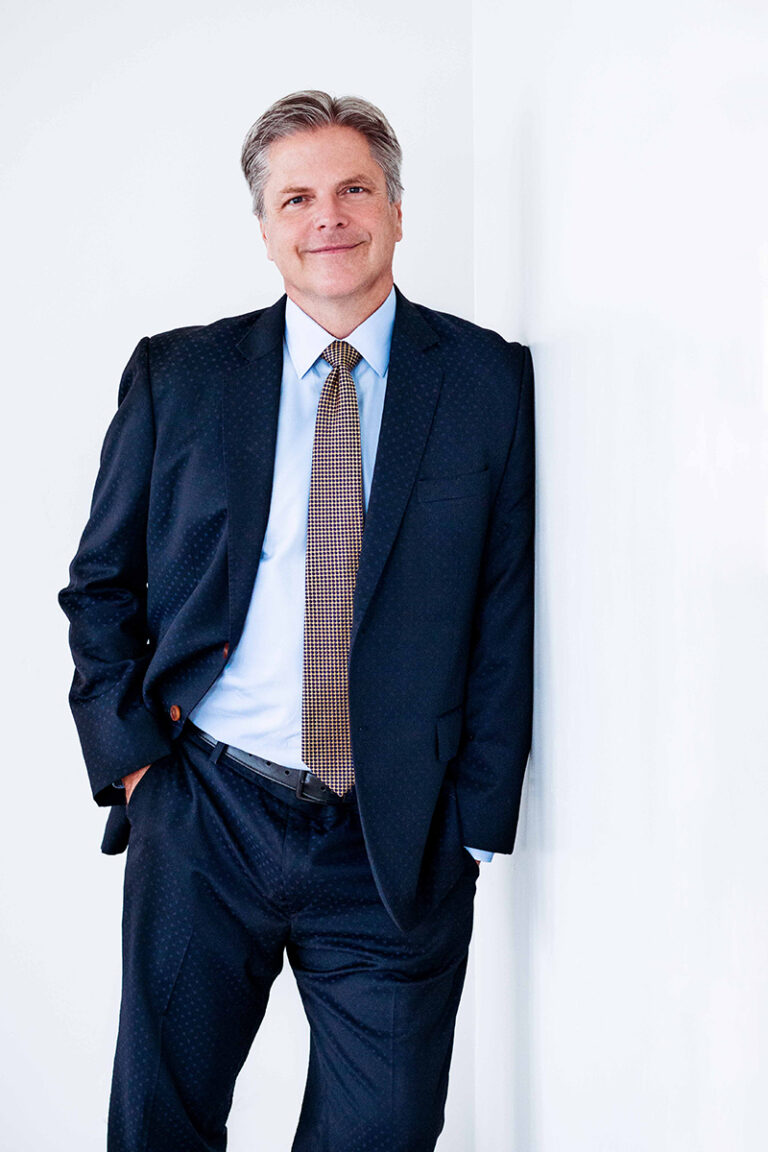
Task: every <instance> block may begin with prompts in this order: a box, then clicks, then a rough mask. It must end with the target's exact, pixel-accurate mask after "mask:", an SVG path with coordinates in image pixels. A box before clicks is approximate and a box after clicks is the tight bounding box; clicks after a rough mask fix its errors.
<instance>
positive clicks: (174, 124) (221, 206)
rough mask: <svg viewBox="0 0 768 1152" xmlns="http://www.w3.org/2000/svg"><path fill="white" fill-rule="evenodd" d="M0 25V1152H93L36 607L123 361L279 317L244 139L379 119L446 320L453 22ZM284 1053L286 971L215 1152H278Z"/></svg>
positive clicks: (79, 808) (466, 47)
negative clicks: (270, 314)
mask: <svg viewBox="0 0 768 1152" xmlns="http://www.w3.org/2000/svg"><path fill="white" fill-rule="evenodd" d="M4 25H5V33H4V37H3V43H2V49H0V51H1V52H2V57H0V64H2V70H1V74H2V75H3V77H4V84H5V88H6V92H5V98H4V99H3V101H2V104H1V105H0V108H1V109H2V113H1V114H2V117H3V136H4V143H3V150H2V156H3V181H2V187H1V188H0V227H2V231H3V261H4V265H5V269H4V270H5V277H6V278H5V284H4V289H3V299H2V315H3V319H4V320H5V321H6V323H5V325H4V335H3V340H2V349H3V356H4V374H3V375H4V381H5V393H4V395H5V421H4V424H3V429H2V436H3V442H2V453H0V458H2V462H3V478H2V484H3V488H4V492H5V494H6V511H5V532H4V539H5V546H6V562H5V565H4V571H3V580H4V597H3V604H4V607H5V611H4V613H3V647H4V652H5V662H4V667H5V677H4V692H3V695H4V701H5V705H6V707H5V709H4V716H5V719H4V726H3V727H4V731H3V752H4V760H5V766H6V770H5V772H4V774H3V784H2V790H1V795H2V801H3V802H2V804H0V886H1V888H2V896H1V897H0V899H1V900H2V930H1V931H2V939H1V940H0V953H1V954H2V961H0V964H1V965H2V968H1V969H0V971H1V974H2V981H1V982H0V986H1V987H2V991H3V994H4V995H3V999H4V1000H5V1005H4V1009H3V1012H2V1021H3V1023H2V1027H3V1031H4V1040H3V1043H2V1054H1V1055H0V1061H1V1062H2V1063H1V1066H0V1085H2V1087H0V1094H1V1095H2V1098H3V1099H2V1103H1V1104H0V1112H1V1113H2V1117H3V1134H2V1137H1V1138H0V1144H2V1146H3V1147H8V1148H13V1149H14V1152H63V1150H66V1152H68V1150H70V1149H77V1152H96V1150H97V1149H102V1148H103V1146H104V1136H105V1126H106V1110H107V1101H108V1094H109V1080H110V1073H111V1062H112V1055H113V1049H114V1040H115V1035H116V1030H117V1011H118V1002H119V992H120V909H121V896H122V893H121V884H122V874H123V868H124V861H125V857H124V856H121V857H105V856H103V855H101V853H100V851H99V844H100V840H101V833H102V829H103V825H104V818H105V813H104V811H103V810H99V809H97V808H96V806H95V805H94V804H93V802H92V800H91V797H90V791H89V789H88V784H87V778H86V773H85V769H84V767H83V763H82V757H81V754H80V748H79V744H78V742H77V737H76V733H75V729H74V725H73V722H72V719H71V716H70V714H69V709H68V706H67V699H66V698H67V691H68V688H69V683H70V681H71V677H72V665H71V661H70V658H69V653H68V647H67V630H66V619H65V617H64V615H63V613H62V612H61V611H60V609H59V607H58V605H57V603H56V592H57V591H58V589H59V588H61V587H63V585H64V584H66V582H67V567H68V564H69V561H70V560H71V558H72V556H73V554H74V552H75V549H76V546H77V541H78V538H79V534H80V532H81V530H82V528H83V526H84V524H85V520H86V518H87V514H88V506H89V501H90V495H91V490H92V486H93V481H94V479H95V475H96V468H97V465H98V455H99V449H100V446H101V441H102V438H103V435H104V432H105V430H106V426H107V424H108V422H109V419H110V418H111V415H112V413H113V411H114V409H115V405H116V401H117V387H118V382H119V378H120V373H121V371H122V369H123V366H124V364H125V362H126V360H127V358H128V356H129V354H130V352H131V351H132V349H133V347H134V346H135V344H136V342H137V341H138V340H139V338H140V337H141V336H142V335H144V334H145V333H152V332H158V331H163V330H165V329H168V328H171V327H174V326H176V325H179V324H194V323H206V322H208V321H211V320H214V319H216V318H217V317H219V316H226V315H232V314H236V313H239V312H245V311H248V310H250V309H252V308H258V307H262V306H264V305H265V304H269V303H272V301H273V300H275V299H277V297H278V296H279V295H280V294H281V292H282V284H281V282H280V280H279V278H278V276H277V274H276V272H275V270H274V267H273V266H272V265H271V264H269V263H268V262H267V261H266V259H265V257H264V255H263V246H262V242H261V239H260V238H259V235H258V231H257V226H256V223H255V221H254V219H253V217H252V216H251V214H250V201H249V196H248V190H247V187H246V185H245V181H244V180H243V178H242V175H241V173H240V170H239V151H240V145H241V142H242V139H243V136H244V135H245V132H246V130H247V129H248V128H249V127H250V125H251V123H252V121H253V120H255V119H256V117H257V116H258V115H259V114H260V113H261V112H262V111H263V110H264V108H265V107H267V105H268V104H270V103H271V102H272V101H273V100H275V99H276V98H277V97H279V96H281V95H284V94H285V93H287V92H290V91H292V90H294V89H296V88H303V87H320V88H327V89H330V90H331V91H333V92H336V93H344V92H352V93H359V94H361V95H364V96H366V97H368V98H369V99H371V100H373V101H374V102H376V103H379V104H380V105H381V106H382V107H383V108H384V110H385V112H386V114H387V115H388V117H389V118H390V119H391V121H392V123H393V125H394V127H395V130H396V131H397V133H398V134H399V136H400V139H401V143H402V145H403V148H404V151H405V157H406V159H405V164H404V171H403V182H404V184H405V189H406V192H405V199H404V212H405V239H404V240H403V243H402V244H401V245H400V248H399V250H398V255H397V259H396V275H397V280H398V284H399V285H400V287H401V288H402V289H403V291H404V292H405V293H406V295H407V296H410V297H412V298H414V299H416V300H423V301H426V302H429V303H431V304H433V306H435V307H438V308H445V309H450V310H453V311H456V312H458V313H460V314H463V315H469V314H470V313H471V310H472V247H471V242H472V230H471V219H470V217H469V215H468V212H467V208H466V206H467V205H469V204H470V203H471V186H472V175H471V142H472V137H471V97H472V90H471V72H470V65H471V40H470V13H469V9H468V6H467V4H466V3H464V2H461V0H426V2H422V3H420V4H418V5H415V4H412V3H409V2H406V0H394V2H393V3H390V4H388V5H387V6H386V7H384V6H382V5H373V4H369V5H361V4H359V3H352V2H351V0H346V2H344V0H341V2H339V0H333V2H330V3H322V2H320V3H318V2H310V0H282V2H280V3H277V2H273V3H268V4H262V5H258V4H253V3H246V2H245V0H237V2H226V0H224V2H222V3H219V4H215V5H211V4H210V3H209V2H207V0H206V2H203V0H184V2H183V3H181V2H180V0H153V2H152V3H149V2H148V0H133V2H132V3H130V4H127V3H116V4H115V3H110V4H106V5H105V4H98V3H96V2H95V0H75V2H70V3H67V4H66V5H59V6H56V5H52V4H49V3H44V2H43V0H34V2H32V3H30V4H28V5H26V6H22V5H16V6H15V8H14V9H13V11H12V12H9V13H8V14H7V15H6V17H5V19H4ZM447 189H448V190H449V191H447ZM457 204H461V205H463V206H464V212H463V215H461V214H457V210H456V205H457ZM470 1008H471V984H470V987H469V988H468V996H467V999H466V1001H465V1004H463V1005H462V1022H461V1025H460V1036H459V1042H458V1050H457V1057H456V1062H455V1065H454V1068H455V1080H454V1081H453V1083H452V1086H451V1101H450V1114H449V1119H448V1124H447V1125H446V1133H445V1139H444V1141H442V1142H441V1149H444V1152H459V1150H461V1149H464V1148H466V1147H468V1145H469V1142H470V1140H471V1122H472V1091H471V1089H472V1076H471V1063H472V1031H471V1027H470V1026H469V1025H468V1024H467V1023H466V1020H467V1011H469V1010H470ZM307 1051H308V1036H307V1029H306V1024H305V1021H304V1017H303V1014H302V1010H301V1006H300V1002H299V999H298V995H297V993H296V991H295V985H294V982H293V977H292V974H291V973H290V969H289V967H288V965H287V963H286V965H285V968H284V971H283V973H282V974H281V976H280V978H279V980H278V983H277V985H276V986H275V989H274V992H273V999H272V1002H271V1004H270V1008H269V1010H268V1013H267V1018H266V1020H265V1022H264V1025H263V1027H262V1029H261V1031H260V1033H259V1036H258V1037H257V1040H256V1044H255V1045H254V1049H253V1053H252V1058H251V1060H250V1061H249V1064H248V1066H247V1067H246V1069H245V1070H244V1071H243V1073H242V1075H241V1078H240V1081H239V1084H238V1091H237V1096H236V1101H235V1105H234V1109H233V1113H232V1122H231V1126H230V1130H231V1140H230V1146H231V1147H232V1149H233V1152H236V1150H237V1149H238V1148H239V1149H246V1148H251V1147H253V1146H254V1140H257V1141H258V1142H259V1147H264V1148H269V1149H275V1150H277V1149H280V1148H286V1149H287V1148H288V1147H289V1146H290V1140H291V1136H292V1133H293V1131H294V1129H295V1125H296V1120H297V1117H298V1110H299V1103H300V1099H301V1095H302V1090H303V1080H304V1074H305V1071H306V1063H307Z"/></svg>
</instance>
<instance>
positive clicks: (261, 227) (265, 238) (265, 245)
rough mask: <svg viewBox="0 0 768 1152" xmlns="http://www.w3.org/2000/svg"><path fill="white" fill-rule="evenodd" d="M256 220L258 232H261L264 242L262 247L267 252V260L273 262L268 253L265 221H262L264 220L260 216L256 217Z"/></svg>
mask: <svg viewBox="0 0 768 1152" xmlns="http://www.w3.org/2000/svg"><path fill="white" fill-rule="evenodd" d="M256 219H257V221H258V224H259V232H261V238H262V240H263V241H264V247H265V248H266V250H267V260H273V259H274V257H273V256H272V253H271V251H270V247H269V239H268V237H267V233H266V231H265V224H266V221H265V220H264V218H263V217H262V216H257V217H256Z"/></svg>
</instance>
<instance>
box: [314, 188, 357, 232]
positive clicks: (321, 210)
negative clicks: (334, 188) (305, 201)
mask: <svg viewBox="0 0 768 1152" xmlns="http://www.w3.org/2000/svg"><path fill="white" fill-rule="evenodd" d="M348 223H349V214H348V213H347V211H346V209H345V207H344V204H343V201H341V200H340V199H339V197H338V196H336V195H335V194H334V193H328V194H327V195H324V196H318V197H317V199H316V200H315V211H314V216H313V224H314V226H315V228H317V229H326V228H328V229H332V228H344V227H346V225H347V224H348Z"/></svg>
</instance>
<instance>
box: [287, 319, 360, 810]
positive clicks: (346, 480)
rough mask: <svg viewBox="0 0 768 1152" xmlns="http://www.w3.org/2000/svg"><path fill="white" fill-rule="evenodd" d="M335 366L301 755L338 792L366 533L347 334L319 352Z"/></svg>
mask: <svg viewBox="0 0 768 1152" xmlns="http://www.w3.org/2000/svg"><path fill="white" fill-rule="evenodd" d="M323 359H324V360H327V361H328V363H329V364H330V365H332V370H331V372H330V373H329V374H328V377H327V379H326V381H325V384H324V385H323V391H322V393H321V395H320V402H319V404H318V408H317V421H316V423H315V440H314V446H313V449H312V477H311V480H310V486H309V514H308V517H307V560H306V581H305V597H304V677H303V683H302V697H301V758H302V760H303V761H304V763H305V764H306V765H307V767H308V768H310V769H311V771H312V772H313V773H314V774H315V775H316V776H319V777H320V779H321V780H323V781H325V783H326V784H327V785H328V786H329V788H331V790H332V791H334V792H336V793H337V794H338V795H339V796H341V795H343V794H344V793H345V792H346V791H347V790H348V789H349V788H351V787H352V785H353V784H354V782H355V769H354V764H353V762H352V741H351V738H350V732H349V685H348V678H347V660H348V656H349V637H350V633H351V630H352V598H353V594H354V590H355V578H356V576H357V565H358V561H359V559H360V547H361V545H362V539H363V516H364V512H363V466H362V458H361V454H360V420H359V416H358V411H357V396H356V394H355V382H354V380H353V379H352V369H353V368H354V367H355V365H356V364H357V363H358V362H359V360H360V353H359V352H358V351H356V350H355V349H354V348H353V347H352V346H351V344H347V343H346V342H345V341H344V340H334V341H333V343H332V344H329V345H328V347H327V348H326V349H325V351H324V352H323Z"/></svg>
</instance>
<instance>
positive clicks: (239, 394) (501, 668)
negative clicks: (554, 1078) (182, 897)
mask: <svg viewBox="0 0 768 1152" xmlns="http://www.w3.org/2000/svg"><path fill="white" fill-rule="evenodd" d="M396 297H397V307H396V314H395V323H394V329H393V333H392V345H391V352H390V362H389V373H388V378H387V390H386V398H385V403H384V411H383V415H382V422H381V430H380V434H379V443H378V450H377V455H376V462H375V468H374V475H373V480H372V485H371V492H370V498H369V504H368V510H367V515H366V521H365V528H364V534H363V544H362V551H361V556H360V564H359V570H358V575H357V581H356V586H355V595H354V616H353V625H352V635H351V644H350V653H349V706H350V722H351V734H352V748H353V756H354V761H355V779H356V786H357V795H358V804H359V809H360V818H361V823H362V828H363V833H364V837H365V842H366V847H367V851H368V855H369V859H370V863H371V868H372V871H373V875H374V878H375V881H376V884H377V888H378V890H379V893H380V895H381V898H382V900H383V902H384V905H385V907H386V908H387V910H388V912H389V914H390V916H391V917H392V919H393V920H394V921H395V923H396V924H398V925H399V926H400V927H401V928H402V929H403V930H408V929H409V928H410V927H412V926H414V925H415V924H416V923H418V922H419V921H420V920H421V919H422V918H423V917H424V916H425V915H426V914H427V913H428V912H429V910H430V909H431V908H432V907H434V905H435V904H436V902H437V901H438V900H439V899H440V898H441V897H442V896H443V895H444V894H445V892H446V891H447V889H448V888H449V887H450V885H451V884H453V883H455V882H456V880H457V878H458V877H459V875H460V873H461V870H462V869H463V868H466V867H470V868H476V867H477V865H476V864H474V862H473V861H472V860H471V859H470V857H469V854H468V853H467V852H466V849H465V848H464V847H463V845H464V844H477V845H481V846H482V847H484V848H487V849H489V850H491V851H495V852H500V853H510V852H512V849H513V845H514V841H515V831H516V827H517V820H518V810H519V804H520V795H521V789H522V783H523V774H524V771H525V767H526V762H527V758H528V753H529V748H530V742H531V713H532V695H533V684H532V679H533V677H532V672H533V669H532V665H533V577H534V537H533V532H534V411H533V367H532V361H531V354H530V351H529V349H528V348H526V347H525V346H523V345H521V344H518V343H509V342H507V341H505V340H504V339H502V337H501V336H499V335H498V334H496V333H494V332H491V331H489V330H486V329H482V328H480V327H478V326H477V325H474V324H471V323H469V322H468V321H466V320H462V319H459V318H457V317H455V316H450V315H448V314H446V313H441V312H436V311H433V310H431V309H429V308H426V307H423V306H422V305H418V304H414V303H411V302H410V301H409V300H407V299H406V298H405V297H404V296H403V294H402V293H401V292H400V290H399V289H398V288H397V287H396ZM285 300H286V298H285V296H283V297H281V299H280V300H278V301H277V303H276V304H274V305H272V306H271V307H269V308H264V309H260V310H258V311H256V312H250V313H247V314H246V315H243V316H235V317H230V318H227V319H223V320H219V321H218V322H216V323H213V324H210V325H206V326H198V327H192V328H181V329H176V330H174V331H171V332H165V333H162V334H160V335H157V336H153V337H151V338H148V337H144V338H143V339H142V340H141V341H140V342H139V344H138V345H137V347H136V349H135V351H134V353H133V355H132V357H131V359H130V361H129V363H128V365H127V367H126V369H125V371H124V373H123V376H122V379H121V382H120V389H119V395H118V408H117V412H116V414H115V416H114V418H113V420H112V422H111V424H110V426H109V428H108V430H107V433H106V437H105V440H104V444H103V448H102V451H101V460H100V467H99V472H98V476H97V479H96V484H95V489H94V493H93V500H92V504H91V510H90V516H89V519H88V522H87V524H86V527H85V530H84V531H83V534H82V537H81V539H80V543H79V547H78V550H77V553H76V555H75V557H74V559H73V561H72V564H71V565H70V573H69V574H70V580H69V584H68V585H67V587H66V588H64V589H62V590H61V592H60V593H59V602H60V604H61V607H62V608H63V610H64V612H65V613H66V614H67V616H68V618H69V621H70V646H71V650H72V655H73V658H74V663H75V674H74V678H73V681H72V687H71V690H70V694H69V700H70V706H71V709H72V713H73V716H74V719H75V722H76V726H77V730H78V735H79V738H80V742H81V745H82V750H83V755H84V759H85V762H86V766H87V769H88V774H89V778H90V784H91V789H92V792H93V796H94V798H95V800H96V802H97V804H100V805H109V806H112V810H111V813H110V817H109V819H108V821H107V827H106V830H105V834H104V840H103V842H102V850H103V851H104V852H107V853H116V852H120V851H122V850H124V848H125V847H126V845H127V842H128V835H129V825H128V822H127V820H126V819H125V809H124V804H125V794H124V792H123V791H122V790H121V789H117V788H114V787H113V783H112V782H113V781H114V780H116V779H119V778H120V777H121V776H123V775H126V774H127V773H129V772H132V771H134V770H135V769H137V768H139V767H141V766H142V765H143V764H148V763H150V762H152V763H153V765H154V764H155V762H156V769H155V770H161V769H162V761H163V759H164V758H165V757H168V756H172V755H173V754H174V753H173V741H174V739H175V738H176V737H177V736H178V735H179V733H180V731H181V729H182V727H183V724H184V721H185V719H186V717H187V716H188V714H189V712H190V711H191V709H192V708H193V707H194V706H195V704H196V703H197V702H198V701H199V700H200V699H201V698H202V696H203V695H204V693H205V692H206V691H207V690H208V688H209V687H210V685H211V684H212V683H213V681H214V680H215V678H216V677H217V676H218V675H219V673H220V672H221V670H222V668H223V666H224V664H225V662H226V660H227V658H228V654H229V653H230V652H232V651H233V650H234V648H235V645H236V644H237V642H238V639H239V637H240V634H241V631H242V628H243V624H244V621H245V615H246V611H247V608H248V604H249V602H250V597H251V591H252V587H253V582H254V580H255V579H256V575H257V572H258V567H259V559H260V553H261V546H262V540H263V537H264V532H265V528H266V524H267V517H268V514H269V506H270V491H271V484H272V472H273V463H274V451H275V437H276V429H277V415H278V402H279V395H280V383H281V378H282V365H283V333H284V322H285Z"/></svg>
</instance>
